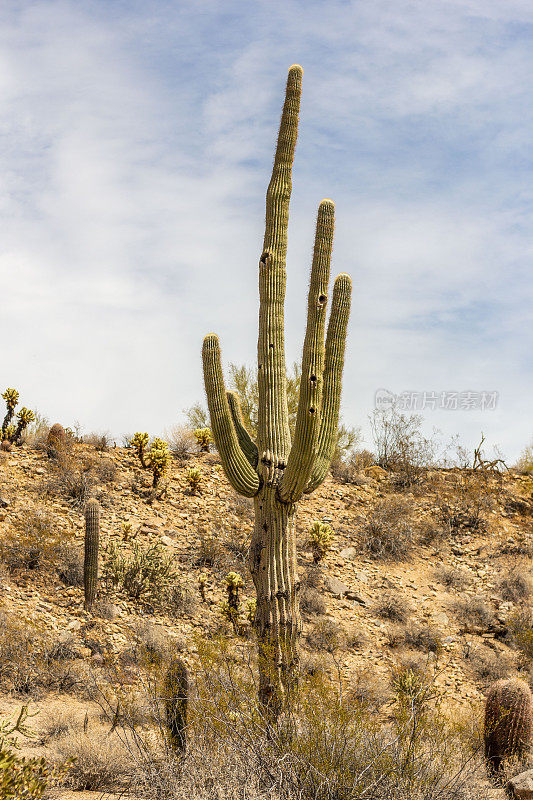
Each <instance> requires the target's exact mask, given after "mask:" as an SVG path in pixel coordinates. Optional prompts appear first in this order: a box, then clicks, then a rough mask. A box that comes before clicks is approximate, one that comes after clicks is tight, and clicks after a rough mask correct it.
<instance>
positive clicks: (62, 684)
mask: <svg viewBox="0 0 533 800" xmlns="http://www.w3.org/2000/svg"><path fill="white" fill-rule="evenodd" d="M84 666H85V665H84V664H83V662H82V661H80V660H79V654H78V653H77V651H76V649H75V648H74V647H73V642H72V640H71V639H70V637H54V636H52V635H51V634H47V633H44V632H43V631H42V630H41V629H39V628H37V627H35V626H34V625H32V624H31V623H29V622H27V621H26V620H22V619H19V618H18V617H17V616H16V615H15V614H8V613H3V612H2V613H1V614H0V687H2V689H3V690H4V691H6V692H13V693H14V694H17V695H23V696H28V697H33V698H38V697H41V696H42V695H43V694H45V693H47V692H50V691H58V692H76V693H82V694H83V691H84V685H85V684H86V683H87V671H86V669H85V668H84Z"/></svg>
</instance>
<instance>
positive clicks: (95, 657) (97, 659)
mask: <svg viewBox="0 0 533 800" xmlns="http://www.w3.org/2000/svg"><path fill="white" fill-rule="evenodd" d="M91 661H92V663H93V664H100V665H101V664H103V663H104V657H103V655H102V654H101V653H93V654H92V656H91Z"/></svg>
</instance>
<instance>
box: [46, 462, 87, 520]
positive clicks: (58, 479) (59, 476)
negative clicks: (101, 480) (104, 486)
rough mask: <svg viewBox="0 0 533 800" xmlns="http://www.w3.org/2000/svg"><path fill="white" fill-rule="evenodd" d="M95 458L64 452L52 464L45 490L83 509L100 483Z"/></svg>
mask: <svg viewBox="0 0 533 800" xmlns="http://www.w3.org/2000/svg"><path fill="white" fill-rule="evenodd" d="M95 463H96V462H95V457H94V456H93V457H92V458H88V457H86V456H83V455H78V454H77V453H75V452H74V451H71V450H68V449H67V450H64V451H61V452H60V453H59V454H58V458H56V459H54V460H53V461H51V462H50V464H49V468H50V478H49V479H48V481H46V482H45V485H44V487H43V488H44V490H45V491H46V493H47V494H49V495H58V494H59V495H63V496H64V497H66V498H67V499H68V500H70V502H71V503H72V505H73V506H74V507H76V508H80V509H81V508H83V507H84V505H85V503H86V501H87V500H88V499H89V498H90V496H91V492H92V489H93V487H94V486H95V485H96V483H97V482H98V479H97V476H96V474H95Z"/></svg>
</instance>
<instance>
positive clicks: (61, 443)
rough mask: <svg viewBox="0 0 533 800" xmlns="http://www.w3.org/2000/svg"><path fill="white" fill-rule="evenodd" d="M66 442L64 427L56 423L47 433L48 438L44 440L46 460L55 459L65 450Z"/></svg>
mask: <svg viewBox="0 0 533 800" xmlns="http://www.w3.org/2000/svg"><path fill="white" fill-rule="evenodd" d="M66 441H67V434H66V433H65V429H64V427H63V426H62V425H61V424H60V423H59V422H56V423H54V425H52V427H51V428H50V430H49V431H48V438H47V440H46V452H47V455H48V458H57V456H58V455H59V453H60V452H61V451H62V450H64V449H65V445H66Z"/></svg>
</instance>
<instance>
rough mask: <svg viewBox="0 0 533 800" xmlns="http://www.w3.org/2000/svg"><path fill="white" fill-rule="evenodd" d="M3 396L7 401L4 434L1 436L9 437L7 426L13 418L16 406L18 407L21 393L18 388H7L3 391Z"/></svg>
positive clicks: (3, 423) (3, 426)
mask: <svg viewBox="0 0 533 800" xmlns="http://www.w3.org/2000/svg"><path fill="white" fill-rule="evenodd" d="M2 397H3V398H4V400H5V401H6V407H7V411H6V415H5V417H4V421H3V422H2V436H1V437H0V438H2V439H7V438H9V437H8V436H7V428H8V426H9V424H10V422H11V420H12V419H13V415H14V413H15V408H16V407H17V403H18V401H19V393H18V392H17V390H16V389H6V390H5V392H2Z"/></svg>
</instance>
